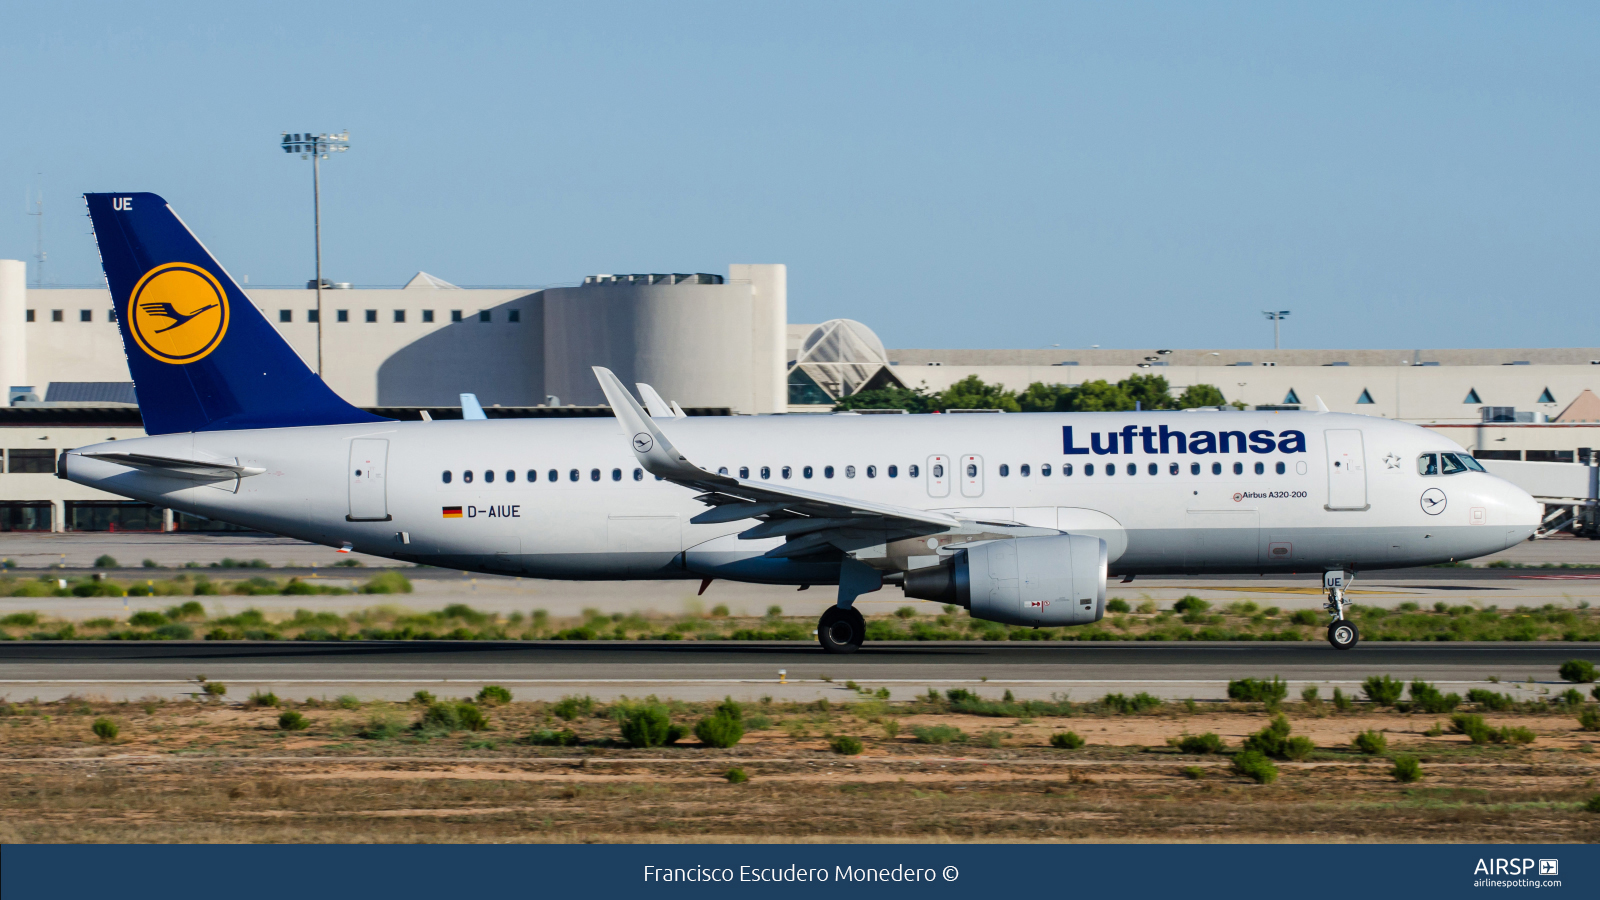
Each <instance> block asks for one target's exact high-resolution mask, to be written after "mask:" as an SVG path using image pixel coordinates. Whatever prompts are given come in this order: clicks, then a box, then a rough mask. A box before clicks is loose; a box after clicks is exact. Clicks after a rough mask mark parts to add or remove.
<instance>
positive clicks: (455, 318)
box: [450, 309, 461, 322]
mask: <svg viewBox="0 0 1600 900" xmlns="http://www.w3.org/2000/svg"><path fill="white" fill-rule="evenodd" d="M450 321H452V322H459V321H461V310H459V309H452V310H450Z"/></svg>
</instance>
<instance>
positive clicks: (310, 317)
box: [306, 309, 322, 325]
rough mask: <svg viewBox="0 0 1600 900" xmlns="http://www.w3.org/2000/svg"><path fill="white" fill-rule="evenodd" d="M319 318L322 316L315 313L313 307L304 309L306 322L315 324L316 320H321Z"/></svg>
mask: <svg viewBox="0 0 1600 900" xmlns="http://www.w3.org/2000/svg"><path fill="white" fill-rule="evenodd" d="M321 319H322V317H321V316H320V315H318V314H317V311H316V310H314V309H308V310H306V321H307V322H309V323H311V324H312V325H315V324H317V322H319V321H321Z"/></svg>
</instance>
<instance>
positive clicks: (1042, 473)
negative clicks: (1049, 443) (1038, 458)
mask: <svg viewBox="0 0 1600 900" xmlns="http://www.w3.org/2000/svg"><path fill="white" fill-rule="evenodd" d="M1039 477H1040V478H1049V477H1050V464H1049V463H1045V464H1044V465H1042V466H1040V467H1039Z"/></svg>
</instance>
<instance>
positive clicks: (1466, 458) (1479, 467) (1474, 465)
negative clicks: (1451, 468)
mask: <svg viewBox="0 0 1600 900" xmlns="http://www.w3.org/2000/svg"><path fill="white" fill-rule="evenodd" d="M1456 459H1459V460H1461V464H1462V465H1464V466H1466V467H1467V468H1469V469H1471V470H1472V471H1474V472H1488V471H1489V470H1488V469H1485V468H1484V467H1483V463H1481V462H1478V458H1477V457H1475V456H1473V455H1472V454H1470V453H1457V454H1456Z"/></svg>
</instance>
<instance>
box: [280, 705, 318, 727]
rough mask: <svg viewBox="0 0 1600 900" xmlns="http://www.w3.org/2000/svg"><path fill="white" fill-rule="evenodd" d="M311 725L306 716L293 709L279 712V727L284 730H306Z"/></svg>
mask: <svg viewBox="0 0 1600 900" xmlns="http://www.w3.org/2000/svg"><path fill="white" fill-rule="evenodd" d="M310 725H311V723H310V722H309V721H307V720H306V717H305V716H302V715H300V714H299V713H297V712H295V711H294V710H292V709H290V710H285V711H284V712H281V713H278V727H279V728H281V729H283V730H284V731H304V730H306V728H308V727H310Z"/></svg>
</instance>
